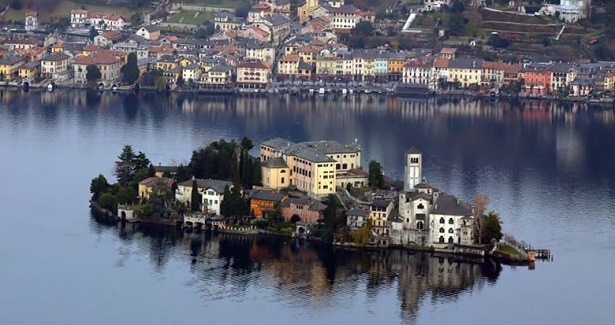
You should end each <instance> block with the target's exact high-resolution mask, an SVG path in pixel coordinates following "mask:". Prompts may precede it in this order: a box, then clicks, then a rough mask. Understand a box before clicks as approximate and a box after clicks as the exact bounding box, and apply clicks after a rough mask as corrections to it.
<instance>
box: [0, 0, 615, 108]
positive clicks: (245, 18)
mask: <svg viewBox="0 0 615 325" xmlns="http://www.w3.org/2000/svg"><path fill="white" fill-rule="evenodd" d="M8 2H9V4H8V5H7V6H6V8H5V9H4V10H3V11H1V12H0V26H2V31H1V32H0V33H1V34H0V44H1V45H0V82H2V83H4V84H5V85H7V86H14V87H24V89H26V90H28V89H29V88H30V87H46V88H48V89H50V90H51V89H53V88H54V87H73V88H98V89H99V90H104V89H113V90H139V89H152V90H159V91H185V92H203V93H234V92H247V93H255V92H272V93H276V92H289V93H298V92H302V91H305V92H309V91H311V92H314V93H317V92H319V93H327V92H343V93H347V94H350V93H353V92H356V93H359V92H380V93H391V94H398V95H428V94H438V93H440V94H442V93H444V94H461V95H466V94H469V95H487V96H491V97H496V96H515V97H516V96H522V97H532V98H548V99H570V100H588V101H596V102H605V101H606V102H610V101H612V96H611V95H612V91H613V88H614V87H615V61H612V60H615V54H613V51H612V50H611V49H612V48H613V45H615V44H613V43H612V40H613V39H614V38H613V37H612V36H613V34H614V33H615V26H611V25H612V24H613V23H612V19H611V18H612V16H613V15H615V8H614V7H613V6H612V5H610V4H609V3H608V2H607V1H599V0H596V1H590V0H574V1H573V0H562V1H560V3H559V4H557V3H556V4H551V3H550V1H545V2H544V4H537V3H538V1H529V0H528V1H521V0H471V1H470V0H401V1H393V0H383V1H377V2H372V1H365V0H320V1H319V0H298V1H295V0H292V1H291V0H262V1H245V0H224V1H220V0H189V1H185V2H184V1H183V2H178V1H170V0H164V1H150V0H144V1H140V2H138V3H137V4H133V3H134V2H133V1H125V0H118V1H116V2H117V4H116V5H114V6H105V5H101V4H100V2H98V1H93V0H92V1H89V0H85V1H82V2H81V1H80V3H75V2H71V1H69V0H60V1H59V4H58V1H55V2H49V3H46V2H40V1H35V0H12V1H8ZM555 2H557V1H555ZM611 27H614V28H611ZM609 60H611V61H609Z"/></svg>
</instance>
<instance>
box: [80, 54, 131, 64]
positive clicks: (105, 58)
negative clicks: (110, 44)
mask: <svg viewBox="0 0 615 325" xmlns="http://www.w3.org/2000/svg"><path fill="white" fill-rule="evenodd" d="M118 62H120V60H119V59H118V58H116V57H115V56H113V54H111V53H109V52H97V53H93V54H92V55H79V56H77V57H76V58H75V61H74V64H81V65H91V64H114V63H118Z"/></svg>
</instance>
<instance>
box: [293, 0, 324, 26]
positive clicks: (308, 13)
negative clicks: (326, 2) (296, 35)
mask: <svg viewBox="0 0 615 325" xmlns="http://www.w3.org/2000/svg"><path fill="white" fill-rule="evenodd" d="M318 7H320V6H319V5H318V0H306V1H305V4H304V5H303V6H301V7H299V8H297V16H299V21H300V22H302V23H305V22H308V21H310V20H311V19H312V18H314V10H316V8H318Z"/></svg>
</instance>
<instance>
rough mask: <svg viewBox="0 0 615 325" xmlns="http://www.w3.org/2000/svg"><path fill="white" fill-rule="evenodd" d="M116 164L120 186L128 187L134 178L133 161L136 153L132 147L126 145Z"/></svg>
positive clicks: (116, 174) (116, 175)
mask: <svg viewBox="0 0 615 325" xmlns="http://www.w3.org/2000/svg"><path fill="white" fill-rule="evenodd" d="M117 159H118V161H116V162H115V177H116V178H117V182H118V183H119V184H120V185H124V186H125V185H128V183H130V181H131V180H132V179H133V177H134V170H133V160H134V159H135V152H134V150H133V149H132V146H131V145H125V146H124V148H123V149H122V153H121V154H120V155H119V156H118V157H117Z"/></svg>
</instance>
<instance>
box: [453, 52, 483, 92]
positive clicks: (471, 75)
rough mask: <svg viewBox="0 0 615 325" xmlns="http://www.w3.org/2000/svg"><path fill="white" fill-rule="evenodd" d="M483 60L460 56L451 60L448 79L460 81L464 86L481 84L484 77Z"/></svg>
mask: <svg viewBox="0 0 615 325" xmlns="http://www.w3.org/2000/svg"><path fill="white" fill-rule="evenodd" d="M482 69H483V60H481V59H473V58H458V59H455V60H450V61H449V65H448V81H449V82H458V83H459V85H460V86H461V87H463V88H466V87H468V86H470V85H479V84H480V82H481V79H482Z"/></svg>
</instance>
